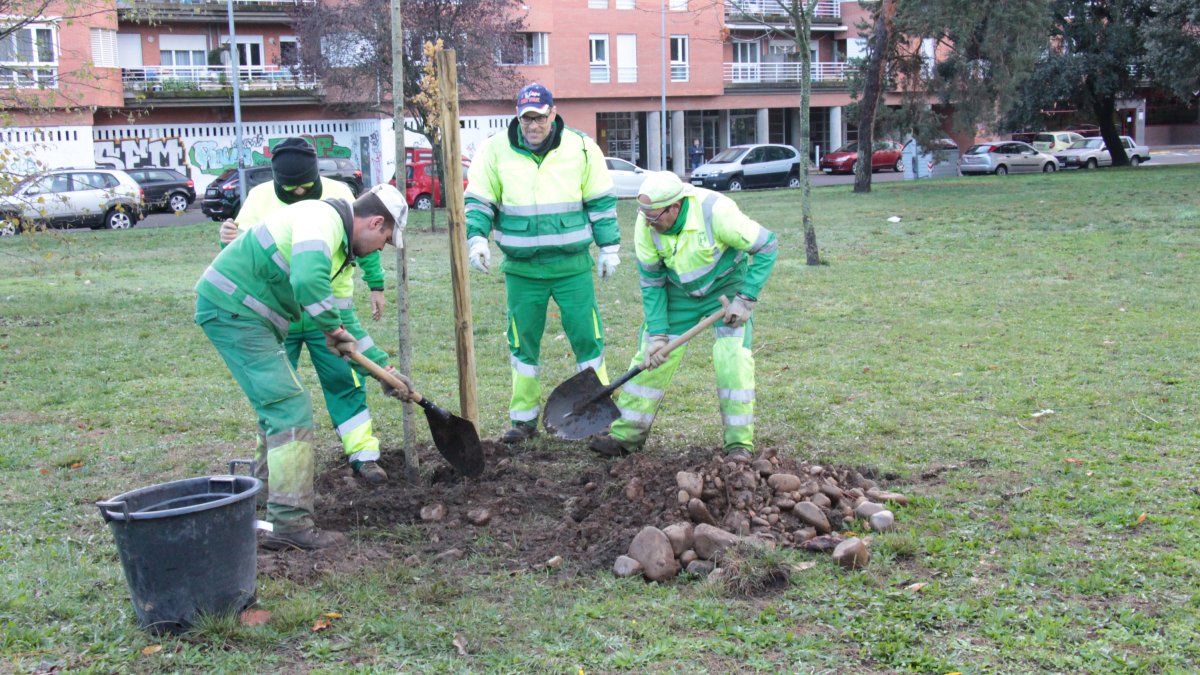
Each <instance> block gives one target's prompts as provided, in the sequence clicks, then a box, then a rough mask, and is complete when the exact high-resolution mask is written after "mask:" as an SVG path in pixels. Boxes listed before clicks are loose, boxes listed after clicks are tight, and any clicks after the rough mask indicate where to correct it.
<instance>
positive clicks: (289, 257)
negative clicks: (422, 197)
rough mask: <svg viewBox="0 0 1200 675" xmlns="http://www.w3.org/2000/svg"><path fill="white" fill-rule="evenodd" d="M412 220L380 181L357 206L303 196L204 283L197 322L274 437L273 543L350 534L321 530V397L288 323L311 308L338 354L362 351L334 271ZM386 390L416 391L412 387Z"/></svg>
mask: <svg viewBox="0 0 1200 675" xmlns="http://www.w3.org/2000/svg"><path fill="white" fill-rule="evenodd" d="M407 220H408V205H407V204H406V203H405V200H404V195H402V194H401V193H400V191H399V190H397V189H396V188H394V187H392V186H391V185H379V186H376V187H375V188H372V189H371V191H370V192H367V193H364V194H363V195H362V196H361V197H359V198H358V199H357V200H355V201H354V203H353V204H351V203H350V202H348V201H344V200H340V199H331V200H317V201H301V202H297V203H295V204H292V205H289V206H286V207H284V208H282V209H280V210H278V211H276V212H274V213H273V214H271V215H270V216H268V217H267V218H266V219H265V220H264V221H263V222H261V223H259V224H258V225H255V226H254V227H253V228H251V230H250V231H249V232H247V233H246V234H244V235H243V236H240V237H238V238H236V239H234V240H233V242H232V243H230V244H229V246H227V247H225V249H224V250H222V251H221V253H220V254H219V255H217V257H216V259H215V260H213V262H212V264H211V265H210V266H209V267H208V269H207V270H205V271H204V274H203V275H202V276H201V277H200V280H199V281H198V282H197V283H196V292H197V294H198V295H199V297H198V298H197V300H196V324H197V325H199V326H200V328H201V330H203V331H204V334H205V335H206V336H207V337H208V339H209V341H210V342H212V344H213V346H214V347H216V349H217V352H218V353H219V354H220V355H221V358H223V359H224V360H225V364H226V365H227V366H228V367H229V370H230V372H231V373H232V374H233V377H234V379H235V380H237V382H238V385H240V386H241V388H242V391H243V392H244V393H245V394H246V397H247V398H248V399H249V400H250V403H251V405H253V406H254V410H255V412H256V413H257V415H258V423H259V428H260V429H261V431H262V432H263V434H264V435H265V438H266V459H267V464H268V467H269V473H270V482H269V484H268V488H269V493H268V496H267V522H269V523H271V524H272V525H273V526H274V531H273V532H271V533H269V534H268V535H267V536H266V538H265V539H264V540H263V546H264V547H267V548H284V547H294V548H301V549H316V548H325V547H329V546H336V545H339V544H342V543H344V542H345V536H343V535H342V534H340V533H337V532H325V531H322V530H319V529H318V528H317V527H316V526H315V524H314V523H313V520H312V513H313V502H314V494H313V474H314V463H313V452H312V444H313V415H312V400H311V399H310V398H309V395H308V392H307V391H306V390H305V389H304V387H302V386H301V385H300V380H299V379H298V378H297V377H296V371H295V369H294V368H293V367H292V365H291V363H289V362H288V357H287V353H286V351H285V350H284V346H283V340H284V338H285V337H286V336H287V333H288V324H289V323H290V322H294V321H298V320H299V319H300V318H301V316H304V315H307V316H308V317H309V318H310V319H311V320H312V322H313V323H314V325H316V326H317V328H318V329H319V330H320V331H322V332H323V333H324V334H325V344H326V346H327V347H328V348H329V349H330V350H331V351H333V352H334V353H335V354H337V355H338V356H346V355H348V354H350V353H352V352H355V351H358V350H359V343H358V340H357V339H355V337H354V336H353V335H352V334H351V333H350V332H349V331H347V330H346V328H345V326H344V325H343V323H342V317H341V313H340V311H339V308H338V306H337V304H336V303H335V302H334V293H333V284H332V279H333V278H334V277H336V276H337V275H338V273H340V272H342V271H343V270H345V269H346V268H348V267H349V266H350V265H351V264H353V262H354V259H355V258H356V257H358V256H364V255H368V254H370V253H372V252H374V251H379V250H381V249H382V248H383V247H384V245H385V244H387V243H388V242H392V244H393V245H395V243H396V242H397V241H398V240H399V238H400V236H401V234H402V233H403V230H404V226H405V224H406V222H407ZM381 365H384V364H381ZM356 367H357V366H356ZM362 374H364V375H365V374H366V373H365V372H364V373H362ZM384 393H385V394H386V395H389V396H394V397H396V398H404V397H407V396H408V391H406V390H396V389H390V388H385V389H384Z"/></svg>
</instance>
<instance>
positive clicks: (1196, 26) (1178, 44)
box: [1146, 0, 1200, 98]
mask: <svg viewBox="0 0 1200 675" xmlns="http://www.w3.org/2000/svg"><path fill="white" fill-rule="evenodd" d="M1155 9H1156V10H1157V15H1156V16H1154V17H1152V18H1151V19H1150V21H1149V23H1148V24H1147V25H1146V64H1147V66H1148V67H1149V69H1150V72H1151V73H1152V75H1153V77H1154V80H1155V81H1156V82H1157V83H1159V84H1160V85H1161V86H1163V87H1164V88H1167V89H1170V90H1171V91H1173V92H1174V93H1175V94H1176V95H1177V96H1180V97H1183V98H1188V97H1193V96H1200V0H1160V1H1159V2H1158V3H1156V5H1155Z"/></svg>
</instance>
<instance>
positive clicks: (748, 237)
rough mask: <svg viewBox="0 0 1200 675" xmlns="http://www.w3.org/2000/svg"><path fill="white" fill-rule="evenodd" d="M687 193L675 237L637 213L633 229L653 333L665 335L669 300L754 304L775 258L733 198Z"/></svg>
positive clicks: (772, 244) (774, 246)
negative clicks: (742, 299) (748, 300)
mask: <svg viewBox="0 0 1200 675" xmlns="http://www.w3.org/2000/svg"><path fill="white" fill-rule="evenodd" d="M691 190H692V194H691V195H690V196H687V197H684V198H683V206H682V207H681V210H680V213H679V216H678V217H677V220H676V226H675V227H673V228H672V231H673V234H659V233H658V232H656V231H655V230H654V228H652V227H650V226H649V225H647V224H646V218H645V216H644V215H642V214H641V213H639V214H638V218H637V222H636V224H635V225H634V247H635V250H636V253H637V260H638V274H639V277H640V281H641V287H642V309H643V312H644V313H645V317H646V326H647V330H648V331H649V332H650V333H651V334H655V333H662V334H666V333H667V332H668V321H667V303H668V298H669V297H680V298H685V297H686V298H694V299H697V300H700V299H705V298H714V297H716V296H718V295H726V296H728V297H730V298H731V299H732V297H733V296H734V295H735V294H737V293H741V294H742V295H745V296H746V297H748V298H751V299H753V300H757V299H758V294H759V292H760V291H762V287H763V285H764V284H766V282H767V278H768V277H769V276H770V275H771V270H772V269H773V268H774V267H775V258H776V257H777V256H778V255H779V244H778V242H777V241H776V239H775V234H774V233H773V232H771V231H770V230H768V229H767V228H765V227H763V226H762V225H759V224H758V223H757V222H755V221H754V220H752V219H751V218H750V217H749V216H747V215H746V214H744V213H742V211H741V209H739V208H738V206H737V203H736V202H734V201H733V200H732V199H730V198H729V197H726V196H725V195H722V194H720V193H717V192H713V191H711V190H705V189H703V188H691ZM680 220H681V221H682V226H680V225H679V221H680ZM748 258H749V259H750V260H748Z"/></svg>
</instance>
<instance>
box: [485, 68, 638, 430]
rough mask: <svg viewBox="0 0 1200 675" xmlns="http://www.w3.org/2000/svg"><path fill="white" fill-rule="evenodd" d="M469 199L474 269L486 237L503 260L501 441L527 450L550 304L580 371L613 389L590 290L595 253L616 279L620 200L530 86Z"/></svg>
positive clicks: (588, 149) (604, 173) (587, 148)
mask: <svg viewBox="0 0 1200 675" xmlns="http://www.w3.org/2000/svg"><path fill="white" fill-rule="evenodd" d="M468 183H469V184H468V186H467V193H466V200H465V201H466V213H467V237H468V239H467V241H468V244H469V245H470V250H469V252H468V259H469V260H470V262H471V266H472V267H474V268H475V269H477V270H480V271H482V272H487V271H488V270H489V268H490V266H491V252H490V249H489V248H488V235H489V234H491V233H492V232H493V231H495V233H496V244H498V245H499V246H500V250H501V251H503V252H504V264H503V265H501V267H500V270H501V271H502V272H504V287H505V295H506V297H507V303H508V321H507V328H508V348H509V353H510V358H509V364H510V366H511V369H512V398H511V399H510V401H509V406H508V417H509V421H510V424H511V427H510V428H509V430H508V431H507V432H505V434H504V436H502V437H501V439H500V440H501V441H503V442H505V443H522V442H524V441H526V440H528V439H530V438H532V437H533V436H534V435H536V434H537V420H538V416H539V415H540V412H541V398H542V389H541V383H540V381H539V375H540V370H541V367H540V365H539V364H540V357H541V345H542V333H543V331H544V330H545V328H546V310H547V308H548V307H549V305H550V298H554V301H555V302H556V303H558V307H559V310H560V311H561V314H562V326H563V331H564V332H565V333H566V334H567V340H569V341H570V343H571V350H572V351H574V352H575V366H576V368H577V369H578V370H584V369H585V368H594V369H595V371H596V374H597V375H598V376H599V377H600V380H601V381H602V382H607V381H608V372H607V370H606V368H605V365H604V324H603V323H602V322H601V321H600V310H599V307H598V306H597V305H596V289H595V286H594V285H593V282H592V266H593V265H592V257H591V255H589V253H588V250H589V248H590V247H591V244H592V243H593V242H595V244H596V245H597V246H598V247H600V255H599V259H598V261H597V267H598V268H599V274H600V278H601V279H608V278H610V277H612V276H613V275H614V274H615V273H616V269H617V265H618V264H619V263H620V259H619V258H618V257H617V250H618V249H619V247H620V243H621V232H620V229H619V228H618V227H617V198H616V197H615V196H614V195H613V191H612V179H611V178H610V177H609V175H608V169H607V167H606V166H605V164H604V153H603V152H601V151H600V148H599V146H597V145H596V143H595V141H593V140H592V139H590V138H588V137H587V136H585V135H584V134H583V133H582V132H580V131H576V130H574V129H571V128H569V127H567V126H566V125H565V124H564V123H563V120H562V118H561V117H559V116H558V114H557V109H556V108H555V107H554V98H553V96H551V94H550V90H548V89H546V88H545V87H544V86H542V85H540V84H537V83H534V84H530V85H527V86H526V87H524V88H523V89H521V91H520V93H519V94H518V95H517V116H516V118H515V119H513V121H512V122H510V123H509V125H508V133H507V134H496V135H495V136H492V137H491V138H489V139H488V140H487V141H485V142H484V143H483V145H482V146H480V148H479V151H478V152H477V153H476V154H475V158H474V159H473V160H472V161H471V171H470V179H469V181H468Z"/></svg>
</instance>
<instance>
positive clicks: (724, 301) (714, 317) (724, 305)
mask: <svg viewBox="0 0 1200 675" xmlns="http://www.w3.org/2000/svg"><path fill="white" fill-rule="evenodd" d="M720 300H721V309H718V310H717V311H715V312H713V313H712V314H709V315H708V316H706V317H704V319H703V320H702V321H700V323H698V324H696V325H695V326H692V327H691V328H689V329H688V330H687V332H686V333H684V334H683V335H680V336H679V337H677V338H675V339H674V340H671V341H670V342H668V343H667V346H665V347H663V352H662V353H663V356H666V355H667V354H670V353H671V352H672V351H673V350H674V349H675V348H676V347H678V346H679V345H682V344H684V343H686V342H687V341H688V340H691V339H692V338H694V337H696V335H697V334H699V333H700V331H702V330H704V329H705V328H708V327H709V326H711V325H713V324H714V323H716V322H718V321H720V320H721V319H724V318H725V310H727V309H729V298H726V297H725V296H723V295H722V296H721V297H720Z"/></svg>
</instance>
